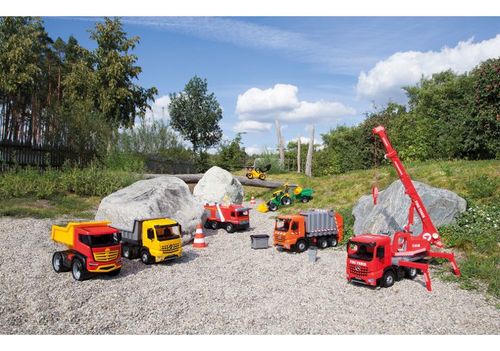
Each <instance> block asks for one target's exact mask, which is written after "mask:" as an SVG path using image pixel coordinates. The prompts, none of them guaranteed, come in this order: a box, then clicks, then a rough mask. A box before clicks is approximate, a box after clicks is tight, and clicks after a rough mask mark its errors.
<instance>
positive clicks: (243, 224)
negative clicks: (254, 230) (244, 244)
mask: <svg viewBox="0 0 500 351" xmlns="http://www.w3.org/2000/svg"><path fill="white" fill-rule="evenodd" d="M204 207H205V213H206V215H207V220H206V222H205V228H207V229H213V230H217V229H219V228H224V229H225V230H226V231H227V232H228V233H233V232H235V231H236V230H245V229H247V228H249V227H250V210H251V208H248V207H244V206H242V205H234V204H230V205H228V206H223V205H221V204H218V203H217V202H216V203H214V204H206V205H205V206H204Z"/></svg>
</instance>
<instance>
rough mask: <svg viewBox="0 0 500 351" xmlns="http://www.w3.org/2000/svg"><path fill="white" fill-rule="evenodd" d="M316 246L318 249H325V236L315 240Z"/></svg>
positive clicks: (326, 243)
mask: <svg viewBox="0 0 500 351" xmlns="http://www.w3.org/2000/svg"><path fill="white" fill-rule="evenodd" d="M316 246H317V247H319V248H320V249H326V248H327V247H328V241H327V240H326V238H319V239H318V241H317V242H316Z"/></svg>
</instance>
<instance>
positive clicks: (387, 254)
mask: <svg viewBox="0 0 500 351" xmlns="http://www.w3.org/2000/svg"><path fill="white" fill-rule="evenodd" d="M391 261H392V255H391V238H390V237H388V236H384V235H373V234H363V235H360V236H356V237H354V238H352V239H351V240H349V242H348V243H347V267H346V277H347V280H348V281H349V282H351V281H353V282H357V283H362V284H366V285H371V286H377V285H380V283H381V279H382V277H383V276H384V273H385V272H386V269H387V268H388V267H391Z"/></svg>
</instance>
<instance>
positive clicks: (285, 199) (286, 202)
mask: <svg viewBox="0 0 500 351" xmlns="http://www.w3.org/2000/svg"><path fill="white" fill-rule="evenodd" d="M281 203H282V204H283V205H285V206H290V205H291V204H292V199H290V198H289V197H288V196H283V197H282V198H281Z"/></svg>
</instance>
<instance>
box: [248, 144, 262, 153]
mask: <svg viewBox="0 0 500 351" xmlns="http://www.w3.org/2000/svg"><path fill="white" fill-rule="evenodd" d="M245 152H246V153H247V154H249V155H259V154H261V153H262V148H260V147H258V146H255V145H252V146H249V147H245Z"/></svg>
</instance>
